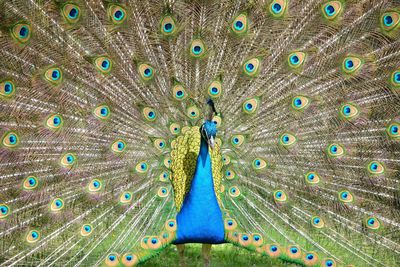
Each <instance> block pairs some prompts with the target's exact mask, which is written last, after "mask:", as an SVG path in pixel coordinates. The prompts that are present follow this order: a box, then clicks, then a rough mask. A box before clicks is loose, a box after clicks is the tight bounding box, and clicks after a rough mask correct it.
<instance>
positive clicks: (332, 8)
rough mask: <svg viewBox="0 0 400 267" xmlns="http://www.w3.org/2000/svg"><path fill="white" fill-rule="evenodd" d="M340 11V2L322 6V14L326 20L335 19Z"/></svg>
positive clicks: (331, 2)
mask: <svg viewBox="0 0 400 267" xmlns="http://www.w3.org/2000/svg"><path fill="white" fill-rule="evenodd" d="M341 11H342V3H341V2H340V1H329V2H327V3H326V4H324V5H322V13H323V15H324V17H325V19H327V20H330V21H332V20H334V19H336V18H337V17H338V16H339V14H340V13H341Z"/></svg>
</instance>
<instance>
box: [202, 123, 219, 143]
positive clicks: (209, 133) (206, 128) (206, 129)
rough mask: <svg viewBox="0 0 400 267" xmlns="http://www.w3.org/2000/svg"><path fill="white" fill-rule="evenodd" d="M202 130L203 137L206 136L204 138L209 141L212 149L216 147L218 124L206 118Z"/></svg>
mask: <svg viewBox="0 0 400 267" xmlns="http://www.w3.org/2000/svg"><path fill="white" fill-rule="evenodd" d="M200 132H201V136H202V138H204V140H206V141H207V143H208V145H209V146H210V147H211V148H212V149H214V145H215V137H216V135H217V125H216V124H215V123H214V122H213V121H211V120H206V121H204V123H203V125H202V126H201V130H200Z"/></svg>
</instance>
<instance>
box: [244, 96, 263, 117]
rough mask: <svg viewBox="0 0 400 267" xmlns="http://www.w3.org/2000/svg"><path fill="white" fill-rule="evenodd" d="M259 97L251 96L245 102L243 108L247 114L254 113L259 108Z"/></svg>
mask: <svg viewBox="0 0 400 267" xmlns="http://www.w3.org/2000/svg"><path fill="white" fill-rule="evenodd" d="M259 102H260V100H259V98H257V97H255V98H250V99H247V100H246V101H244V102H243V104H242V110H243V112H244V113H245V114H254V113H255V112H256V111H257V110H258V105H259Z"/></svg>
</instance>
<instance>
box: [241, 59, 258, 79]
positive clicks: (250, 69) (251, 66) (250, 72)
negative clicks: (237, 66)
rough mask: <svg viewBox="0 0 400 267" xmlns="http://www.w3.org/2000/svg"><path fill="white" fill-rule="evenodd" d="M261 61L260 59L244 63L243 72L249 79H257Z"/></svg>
mask: <svg viewBox="0 0 400 267" xmlns="http://www.w3.org/2000/svg"><path fill="white" fill-rule="evenodd" d="M260 68H261V61H260V59H259V58H251V59H248V60H247V61H245V62H244V64H243V72H244V74H245V75H246V76H248V77H251V78H253V77H256V76H257V75H258V73H259V72H260Z"/></svg>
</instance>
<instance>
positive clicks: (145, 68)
mask: <svg viewBox="0 0 400 267" xmlns="http://www.w3.org/2000/svg"><path fill="white" fill-rule="evenodd" d="M138 72H139V75H140V77H141V79H142V80H143V81H145V82H149V81H151V80H152V79H153V78H154V72H155V70H154V68H153V67H152V66H151V65H149V64H147V63H142V64H140V65H139V67H138Z"/></svg>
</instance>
